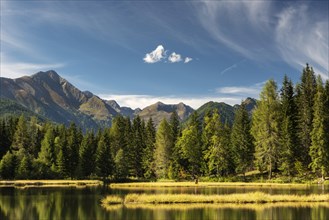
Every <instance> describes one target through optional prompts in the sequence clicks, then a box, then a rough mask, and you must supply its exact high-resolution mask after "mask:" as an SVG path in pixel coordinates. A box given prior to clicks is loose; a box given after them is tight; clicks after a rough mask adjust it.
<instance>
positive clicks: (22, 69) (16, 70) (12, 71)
mask: <svg viewBox="0 0 329 220" xmlns="http://www.w3.org/2000/svg"><path fill="white" fill-rule="evenodd" d="M65 65H66V64H65V63H25V62H6V61H4V62H2V64H1V65H0V70H1V77H7V78H12V79H14V78H18V77H22V76H26V75H31V74H34V73H36V72H39V71H47V70H51V69H52V70H54V69H60V68H63V67H65Z"/></svg>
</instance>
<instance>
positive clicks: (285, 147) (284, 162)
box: [280, 75, 299, 176]
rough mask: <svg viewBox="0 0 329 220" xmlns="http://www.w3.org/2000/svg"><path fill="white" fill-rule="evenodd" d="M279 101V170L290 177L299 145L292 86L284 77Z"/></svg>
mask: <svg viewBox="0 0 329 220" xmlns="http://www.w3.org/2000/svg"><path fill="white" fill-rule="evenodd" d="M280 101H281V118H282V123H281V126H280V127H281V145H282V151H281V157H280V158H281V159H280V164H281V166H280V169H281V170H282V172H283V173H284V174H286V175H289V176H291V175H292V174H293V172H294V169H295V163H296V162H297V161H296V157H297V155H298V151H297V150H298V148H297V147H296V146H298V145H299V143H298V137H297V134H296V131H297V130H298V128H297V125H298V124H297V114H296V112H297V105H296V97H295V94H294V88H293V84H292V82H291V80H290V79H288V77H287V76H286V75H285V76H284V79H283V85H282V88H281V93H280Z"/></svg>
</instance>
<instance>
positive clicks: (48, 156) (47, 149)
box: [38, 126, 56, 168]
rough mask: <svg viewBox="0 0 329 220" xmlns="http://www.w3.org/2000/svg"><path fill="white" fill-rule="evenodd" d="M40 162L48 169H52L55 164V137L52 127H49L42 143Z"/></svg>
mask: <svg viewBox="0 0 329 220" xmlns="http://www.w3.org/2000/svg"><path fill="white" fill-rule="evenodd" d="M38 160H39V161H40V162H41V163H43V164H44V165H46V166H47V167H48V168H51V167H52V166H53V165H54V164H55V161H56V157H55V137H54V129H53V127H52V126H48V128H47V131H46V134H45V136H44V138H43V140H42V142H41V150H40V152H39V155H38Z"/></svg>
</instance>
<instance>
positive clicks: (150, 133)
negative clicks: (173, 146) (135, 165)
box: [142, 118, 156, 179]
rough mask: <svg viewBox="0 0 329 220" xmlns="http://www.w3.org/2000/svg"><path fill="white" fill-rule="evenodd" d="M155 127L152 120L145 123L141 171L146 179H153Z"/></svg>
mask: <svg viewBox="0 0 329 220" xmlns="http://www.w3.org/2000/svg"><path fill="white" fill-rule="evenodd" d="M155 134H156V131H155V127H154V123H153V120H152V118H150V119H149V120H148V122H147V125H146V128H145V148H144V151H143V163H142V164H143V169H144V177H145V178H147V179H153V178H155V170H154V152H155Z"/></svg>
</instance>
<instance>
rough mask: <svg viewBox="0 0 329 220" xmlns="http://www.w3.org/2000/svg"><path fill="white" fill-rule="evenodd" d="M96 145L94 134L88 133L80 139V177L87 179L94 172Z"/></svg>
mask: <svg viewBox="0 0 329 220" xmlns="http://www.w3.org/2000/svg"><path fill="white" fill-rule="evenodd" d="M95 145H96V143H95V136H94V133H93V132H91V131H88V132H87V134H85V136H84V137H83V139H82V142H81V146H80V153H79V154H80V160H79V162H80V176H81V177H82V178H86V177H89V176H90V175H91V174H92V173H93V172H94V170H95V151H96V146H95Z"/></svg>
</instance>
